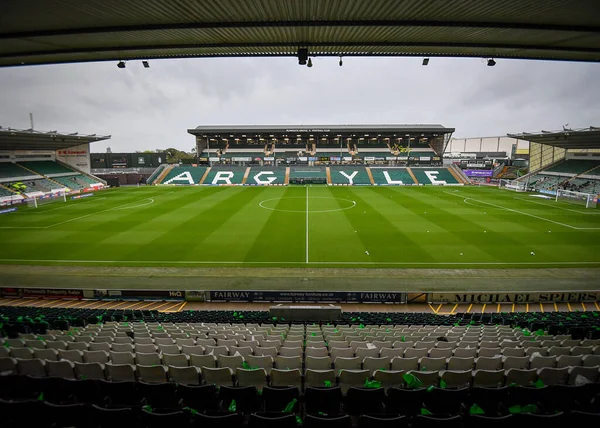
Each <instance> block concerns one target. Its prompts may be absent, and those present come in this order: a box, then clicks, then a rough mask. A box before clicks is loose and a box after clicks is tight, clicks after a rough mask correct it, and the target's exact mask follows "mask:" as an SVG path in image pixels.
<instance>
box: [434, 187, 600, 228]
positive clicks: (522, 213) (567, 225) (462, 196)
mask: <svg viewBox="0 0 600 428" xmlns="http://www.w3.org/2000/svg"><path fill="white" fill-rule="evenodd" d="M444 193H447V194H448V195H452V196H458V197H459V198H464V195H457V194H454V193H451V192H444ZM467 199H468V200H471V201H475V202H479V203H481V204H486V205H490V206H492V207H495V208H498V209H501V210H504V211H510V212H514V213H517V214H521V215H526V216H528V217H533V218H537V219H538V220H544V221H547V222H550V223H554V224H558V225H560V226H564V227H568V228H570V229H575V230H600V227H577V226H571V225H570V224H566V223H561V222H560V221H555V220H550V219H548V218H544V217H540V216H537V215H534V214H529V213H525V212H523V211H518V210H513V209H512V208H506V207H503V206H500V205H496V204H492V203H491V202H485V201H480V200H478V199H473V198H464V199H463V202H465V203H467Z"/></svg>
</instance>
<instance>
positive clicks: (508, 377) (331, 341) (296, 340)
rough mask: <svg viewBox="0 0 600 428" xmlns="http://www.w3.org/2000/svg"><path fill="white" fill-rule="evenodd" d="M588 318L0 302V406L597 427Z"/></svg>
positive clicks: (593, 344) (179, 416) (134, 417)
mask: <svg viewBox="0 0 600 428" xmlns="http://www.w3.org/2000/svg"><path fill="white" fill-rule="evenodd" d="M598 315H599V313H598V312H587V313H581V312H571V313H561V312H552V313H536V312H528V313H518V312H517V313H466V314H455V315H444V316H442V315H437V314H435V313H411V312H381V313H377V312H344V313H343V319H342V320H341V321H340V322H339V323H336V324H322V323H321V324H318V325H317V324H310V323H309V324H305V323H297V324H289V323H286V322H277V321H278V320H273V319H272V318H271V317H270V314H269V312H267V311H241V312H235V313H232V312H231V311H185V312H175V313H160V312H157V311H142V310H118V309H116V310H108V311H107V310H102V309H85V308H81V309H74V308H64V309H63V308H45V307H41V308H40V307H38V308H35V307H2V308H1V311H0V317H1V319H2V321H3V323H2V327H0V328H1V333H2V339H0V342H1V345H2V347H1V348H0V349H2V356H0V370H2V372H3V373H2V374H3V375H2V376H0V410H1V411H2V416H3V426H20V425H19V424H21V423H22V417H23V411H24V409H28V410H30V411H31V410H32V409H37V412H36V413H34V414H32V415H31V416H30V418H38V417H46V418H50V420H51V421H52V423H54V424H56V423H57V421H58V426H72V425H73V422H75V425H76V426H108V424H103V423H99V422H98V421H95V422H94V424H92V422H91V421H89V420H86V418H92V417H99V416H97V414H102V415H103V416H102V417H103V418H108V420H109V421H110V422H111V423H113V424H115V423H119V425H122V423H123V419H122V418H123V416H124V415H125V414H127V415H128V416H127V417H129V418H130V419H131V421H134V422H133V423H136V422H137V421H141V422H140V423H141V426H156V425H161V426H162V424H164V423H166V422H172V421H173V420H176V421H178V423H180V424H181V423H186V424H187V423H188V422H190V421H194V422H196V423H198V426H209V425H206V423H204V424H203V422H205V421H203V419H202V418H204V417H209V416H210V417H214V418H223V417H227V418H231V417H233V415H236V417H239V418H240V420H239V425H238V426H245V425H244V424H243V422H242V420H243V419H241V418H243V417H244V415H246V416H248V414H250V416H249V418H250V419H249V424H250V425H248V426H278V427H279V426H286V425H281V424H282V419H281V418H285V417H286V415H287V416H290V415H293V419H290V425H289V426H295V425H293V424H292V422H293V423H296V421H298V418H299V419H300V420H301V421H303V423H304V424H305V425H306V426H311V425H310V424H311V423H314V419H323V420H324V421H323V423H324V425H321V426H338V425H337V424H336V425H331V424H332V419H331V418H332V417H335V418H336V419H338V420H340V419H343V420H345V421H346V422H345V423H346V424H349V423H350V417H361V420H362V419H363V418H365V417H366V418H375V419H386V418H399V417H400V418H405V422H406V421H409V420H410V421H412V423H413V424H414V425H413V426H423V425H422V421H421V420H420V419H421V418H423V417H424V416H423V415H427V417H430V418H431V419H436V418H437V419H436V420H437V421H438V422H437V425H439V424H441V425H443V426H454V425H448V418H453V419H452V420H454V421H455V422H458V423H459V425H457V426H462V425H460V424H462V423H464V424H465V426H467V427H470V426H481V425H472V422H473V420H474V419H473V418H474V417H485V418H487V419H483V420H484V421H487V422H486V424H489V423H490V422H489V420H490V419H494V420H501V421H502V423H505V422H506V420H507V419H506V418H511V417H513V418H517V417H518V418H528V419H527V420H529V421H534V422H535V421H541V422H542V423H544V424H547V423H548V421H551V423H553V422H555V421H556V420H558V419H559V418H560V420H561V421H563V420H569V421H572V422H573V423H575V421H582V420H585V421H587V423H588V424H590V423H594V422H596V424H595V425H597V422H598V420H599V418H600V400H599V397H600V395H599V394H600V383H598V378H599V376H600V333H599V332H600V330H599V328H600V322H599V319H600V318H599V317H598ZM240 350H241V352H240ZM242 352H243V353H242ZM116 409H120V412H118V413H111V412H110V410H113V411H116ZM191 409H193V411H192V410H191ZM273 410H275V411H276V412H277V413H275V414H273V413H269V414H263V413H258V414H257V412H268V411H273ZM284 410H285V412H284ZM166 415H170V416H168V417H167V416H166ZM174 415H175V416H174ZM365 415H369V416H365ZM111 418H112V419H111ZM198 418H199V419H198ZM253 418H259V419H258V421H257V422H252V421H253V420H254V419H253ZM261 418H262V419H261ZM553 418H556V419H553ZM566 418H568V419H566ZM150 419H156V423H152V424H149V423H148V421H149V420H150ZM265 419H267V420H269V419H271V422H273V424H275V425H273V424H271V425H265V424H267V423H271V422H266V421H265ZM66 420H68V421H69V422H67V423H63V422H64V421H66ZM102 420H104V419H102ZM211 420H212V421H213V422H214V421H215V419H211ZM218 420H219V422H220V423H222V424H224V426H232V425H231V423H230V422H229V421H230V419H227V422H225V420H222V419H218ZM440 420H441V421H442V422H439V421H440ZM515 420H517V419H515ZM518 420H523V421H524V420H525V419H518ZM182 421H184V422H182ZM253 423H255V425H252V424H253ZM88 424H89V425H88ZM256 424H258V425H256ZM36 425H37V424H36ZM39 425H40V426H46V425H45V423H40V424H39ZM53 426H54V425H53ZM312 426H314V425H312ZM344 426H350V425H344ZM360 426H363V425H360ZM367 426H372V425H367ZM375 426H379V425H375ZM394 426H406V425H394ZM426 426H428V425H426ZM486 426H487V425H486Z"/></svg>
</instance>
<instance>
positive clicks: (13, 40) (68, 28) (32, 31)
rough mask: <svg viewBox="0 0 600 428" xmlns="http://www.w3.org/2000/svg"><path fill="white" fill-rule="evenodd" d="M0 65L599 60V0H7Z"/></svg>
mask: <svg viewBox="0 0 600 428" xmlns="http://www.w3.org/2000/svg"><path fill="white" fill-rule="evenodd" d="M0 39H1V40H2V43H1V44H0V66H14V65H30V64H47V63H63V62H86V61H104V60H133V59H140V60H141V59H153V58H184V57H236V56H296V55H297V50H298V48H299V47H305V48H308V49H309V53H310V54H311V55H315V56H427V57H434V56H459V57H494V58H528V59H549V60H568V61H600V15H599V14H598V1H597V0H572V1H562V0H552V1H545V2H542V1H536V0H502V1H498V0H459V1H453V2H449V1H446V0H440V1H431V0H405V1H402V2H398V1H397V0H319V1H317V0H306V1H302V2H299V1H292V0H251V1H239V0H205V1H201V2H200V1H197V0H179V1H177V2H171V1H166V0H87V1H85V2H81V1H79V0H29V1H22V0H5V1H3V2H1V4H0Z"/></svg>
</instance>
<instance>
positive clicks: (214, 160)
mask: <svg viewBox="0 0 600 428" xmlns="http://www.w3.org/2000/svg"><path fill="white" fill-rule="evenodd" d="M208 160H209V161H211V162H219V161H220V160H221V158H219V157H216V158H214V157H210V158H208Z"/></svg>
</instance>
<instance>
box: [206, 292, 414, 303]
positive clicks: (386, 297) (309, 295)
mask: <svg viewBox="0 0 600 428" xmlns="http://www.w3.org/2000/svg"><path fill="white" fill-rule="evenodd" d="M205 295H206V300H207V301H210V302H315V303H318V302H356V303H370V302H371V303H405V302H406V293H395V292H340V291H238V290H217V291H207V292H205Z"/></svg>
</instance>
